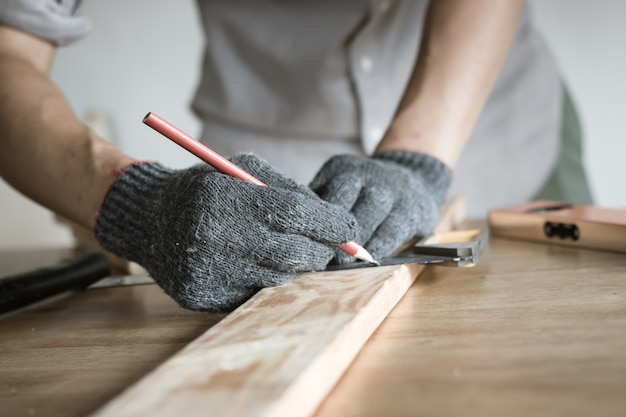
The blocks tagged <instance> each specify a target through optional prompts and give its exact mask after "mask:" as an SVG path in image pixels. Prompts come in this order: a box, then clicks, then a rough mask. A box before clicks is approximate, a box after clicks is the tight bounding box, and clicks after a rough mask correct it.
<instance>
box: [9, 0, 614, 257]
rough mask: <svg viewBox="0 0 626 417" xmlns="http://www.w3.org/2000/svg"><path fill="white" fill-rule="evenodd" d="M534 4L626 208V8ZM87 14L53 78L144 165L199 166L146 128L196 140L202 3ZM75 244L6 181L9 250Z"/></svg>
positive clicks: (600, 193) (609, 186) (93, 9)
mask: <svg viewBox="0 0 626 417" xmlns="http://www.w3.org/2000/svg"><path fill="white" fill-rule="evenodd" d="M530 4H531V6H532V11H533V15H534V17H535V23H536V26H537V28H538V29H539V31H540V32H542V33H543V35H544V38H545V39H546V42H547V43H548V46H549V47H550V49H551V50H552V53H553V54H554V56H555V58H556V61H557V62H558V64H559V66H560V68H561V71H562V74H563V77H564V79H565V82H566V83H567V84H568V85H569V87H570V93H571V95H572V96H573V98H574V100H575V102H576V104H577V107H578V111H579V116H580V119H581V123H582V129H583V134H584V138H585V163H586V166H587V171H588V175H589V179H590V182H591V186H592V191H593V194H594V197H595V201H596V205H599V206H603V207H614V208H626V189H625V188H626V187H624V185H623V183H622V179H623V178H626V163H624V157H625V156H626V133H625V131H626V129H625V127H624V124H625V123H624V121H625V120H626V49H625V47H624V45H625V44H626V25H624V24H623V19H624V16H626V2H624V1H622V0H596V1H593V2H592V1H587V0H534V1H530ZM86 7H87V12H88V13H89V15H90V17H91V19H92V20H93V22H94V25H95V27H94V31H93V33H92V34H91V35H90V36H89V37H87V38H86V39H84V40H81V41H79V42H77V43H76V44H74V45H72V46H70V47H67V48H64V49H61V50H60V51H59V53H58V54H57V58H56V61H55V64H54V68H53V71H52V78H53V80H54V81H55V82H56V83H57V85H58V86H59V87H60V88H61V89H62V90H63V91H64V92H65V94H66V95H67V97H68V99H69V100H70V102H71V103H72V105H73V107H74V110H75V111H76V113H77V114H78V116H79V117H81V118H82V119H83V120H85V121H86V122H88V123H90V124H91V125H92V126H93V127H94V128H95V129H97V130H98V131H100V133H101V134H102V135H103V136H105V137H106V138H107V139H109V140H110V141H111V142H113V143H115V144H116V145H117V146H118V147H120V148H121V149H122V150H124V151H125V152H126V153H128V154H130V155H131V156H134V157H136V158H141V159H158V160H160V161H162V162H164V163H165V164H167V165H169V166H172V167H183V166H188V165H190V164H191V163H194V162H196V159H195V158H193V157H192V156H190V155H189V154H188V153H187V152H186V151H183V150H182V149H180V148H178V147H176V145H173V144H172V143H170V142H169V141H167V140H164V139H163V138H161V137H159V136H156V134H155V132H153V131H152V130H151V129H149V128H148V127H146V126H144V125H143V124H142V123H141V120H142V118H143V116H144V115H145V114H146V113H147V112H148V111H154V112H156V113H159V114H161V115H163V116H164V117H166V118H167V119H168V120H170V121H171V122H172V123H174V124H175V125H177V126H179V127H180V128H182V129H183V130H185V131H187V132H188V133H190V134H192V135H197V134H199V132H200V123H199V122H198V120H196V119H195V117H194V115H193V114H192V113H191V110H190V109H189V103H190V102H191V98H192V96H193V93H194V89H195V87H196V83H197V81H198V79H199V77H198V70H199V67H200V60H201V58H202V54H201V48H202V37H201V32H200V22H199V20H198V15H197V13H196V9H195V2H194V1H192V0H186V1H176V2H159V7H154V5H153V2H151V1H149V0H134V1H132V2H122V1H121V0H117V1H106V2H105V1H87V2H86ZM139 26H140V27H141V30H139V29H138V27H139ZM0 151H1V150H0ZM71 242H72V240H71V234H70V233H69V231H68V230H67V229H66V228H65V227H62V226H60V225H59V224H58V223H57V222H56V221H55V219H54V216H53V215H52V214H51V213H50V212H49V211H47V210H45V209H43V208H42V207H40V206H38V205H37V204H35V203H32V202H31V201H29V200H27V199H26V198H25V197H23V196H22V195H20V194H19V193H17V192H16V191H14V190H13V189H12V188H10V186H9V185H7V184H6V183H5V182H4V181H2V180H0V250H1V249H10V248H20V247H47V246H63V245H65V246H67V245H70V244H71Z"/></svg>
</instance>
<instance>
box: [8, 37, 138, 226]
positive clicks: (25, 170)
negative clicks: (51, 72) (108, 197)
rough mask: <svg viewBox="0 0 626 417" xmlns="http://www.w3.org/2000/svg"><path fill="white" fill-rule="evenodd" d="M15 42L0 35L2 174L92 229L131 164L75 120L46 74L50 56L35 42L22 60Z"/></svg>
mask: <svg viewBox="0 0 626 417" xmlns="http://www.w3.org/2000/svg"><path fill="white" fill-rule="evenodd" d="M7 30H8V32H7ZM19 36H21V35H18V42H19V41H20V39H19ZM13 37H14V33H12V32H11V30H10V29H4V30H0V127H1V129H2V132H3V134H2V135H0V147H1V152H0V175H1V176H2V177H3V178H4V179H5V180H7V181H8V182H9V183H10V184H12V185H13V186H14V187H15V188H17V189H18V190H20V191H21V192H22V193H24V194H25V195H27V196H28V197H30V198H32V199H33V200H35V201H37V202H39V203H41V204H42V205H44V206H46V207H48V208H50V209H51V210H53V211H55V212H58V213H60V214H62V215H64V216H66V217H68V218H70V219H71V220H74V221H75V222H77V223H79V224H81V225H83V226H85V227H89V228H91V227H92V226H93V223H94V217H95V214H96V211H97V209H98V207H99V205H100V203H101V202H102V200H103V199H104V196H105V193H106V191H107V190H108V187H109V185H110V184H111V182H112V181H113V178H114V175H115V170H116V169H118V168H121V167H123V166H126V165H127V164H128V163H130V162H131V161H132V159H131V158H129V157H127V156H125V155H124V154H122V153H121V152H120V151H118V150H117V149H115V148H114V147H112V146H111V145H109V144H108V143H106V142H105V141H103V140H101V139H99V138H97V137H96V135H95V134H94V133H93V132H92V131H91V130H90V129H88V128H87V127H86V126H85V125H83V124H82V123H80V122H79V120H77V118H76V117H75V116H74V114H73V112H72V110H71V108H70V106H69V104H68V103H67V101H66V100H65V98H64V97H63V95H62V94H61V92H60V91H58V90H57V89H56V88H55V87H54V85H53V84H52V83H51V82H50V81H49V80H48V77H47V74H46V72H47V69H48V68H46V66H47V65H49V64H46V61H48V62H49V61H50V59H47V57H46V55H47V54H53V51H52V50H51V51H46V48H47V47H46V45H44V44H37V42H38V41H37V40H33V42H35V44H34V48H33V50H34V53H33V54H32V55H30V56H24V55H22V54H21V52H19V51H16V49H15V48H13V47H12V45H14V43H12V42H14V38H13ZM29 42H30V40H29V39H26V43H27V44H29ZM29 45H30V44H29ZM49 47H50V48H52V46H49ZM31 57H34V58H33V59H31ZM38 57H39V58H38Z"/></svg>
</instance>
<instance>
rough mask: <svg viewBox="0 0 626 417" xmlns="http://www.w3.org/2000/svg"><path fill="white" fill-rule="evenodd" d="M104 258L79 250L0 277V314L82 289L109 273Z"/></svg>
mask: <svg viewBox="0 0 626 417" xmlns="http://www.w3.org/2000/svg"><path fill="white" fill-rule="evenodd" d="M110 271H111V266H110V264H109V261H108V260H107V258H106V257H105V256H104V255H103V254H101V253H96V252H85V253H80V254H78V255H76V256H74V257H72V258H70V259H67V260H64V261H62V262H60V263H58V264H57V265H54V266H50V267H45V268H40V269H37V270H35V271H31V272H26V273H22V274H17V275H12V276H7V277H2V278H0V314H2V313H6V312H8V311H12V310H15V309H18V308H21V307H25V306H27V305H29V304H32V303H34V302H37V301H41V300H43V299H45V298H48V297H51V296H53V295H57V294H60V293H63V292H66V291H71V290H81V289H85V288H87V287H88V286H90V285H91V284H93V283H94V282H96V281H98V280H99V279H101V278H104V277H106V276H108V275H109V274H110Z"/></svg>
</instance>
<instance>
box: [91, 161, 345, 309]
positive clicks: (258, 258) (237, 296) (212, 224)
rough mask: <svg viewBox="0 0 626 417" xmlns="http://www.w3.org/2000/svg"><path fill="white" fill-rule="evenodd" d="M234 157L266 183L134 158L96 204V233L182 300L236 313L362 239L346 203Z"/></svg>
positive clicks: (261, 164) (265, 165)
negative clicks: (256, 296) (261, 294)
mask: <svg viewBox="0 0 626 417" xmlns="http://www.w3.org/2000/svg"><path fill="white" fill-rule="evenodd" d="M231 160H232V162H234V163H235V164H237V165H238V166H240V167H241V168H243V169H244V170H246V171H248V172H249V173H251V174H252V175H253V176H256V177H257V178H259V179H260V180H261V181H263V182H264V183H265V184H267V185H268V186H267V187H262V186H257V185H253V184H250V183H247V182H245V181H242V180H240V179H237V178H233V177H230V176H228V175H225V174H222V173H220V172H217V171H216V170H215V169H213V168H212V167H210V166H208V165H198V166H194V167H192V168H189V169H184V170H178V171H175V170H171V169H167V168H165V167H163V166H162V165H160V164H157V163H139V164H135V165H131V166H130V167H129V168H127V169H126V170H125V171H123V172H122V173H121V174H120V175H119V177H118V178H117V179H116V181H115V182H114V183H113V185H112V186H111V188H110V190H109V193H108V195H107V197H106V199H105V201H104V203H103V205H102V207H101V209H100V212H99V215H98V218H97V221H96V231H95V233H96V237H97V239H98V240H99V241H100V243H101V244H102V246H103V247H104V248H105V249H107V250H109V251H111V252H113V253H115V254H116V255H118V256H121V257H123V258H127V259H130V260H132V261H135V262H137V263H139V264H140V265H142V266H144V267H145V268H146V269H147V270H148V272H149V273H150V274H151V275H152V277H153V278H154V280H155V281H156V282H157V283H158V284H159V285H160V286H161V288H163V290H165V292H166V293H167V294H169V295H170V296H171V297H172V298H174V300H176V301H177V302H178V303H179V304H180V305H181V306H183V307H185V308H189V309H192V310H207V311H230V310H232V309H234V308H236V307H237V306H238V305H239V304H241V303H243V302H244V301H246V300H247V299H248V298H249V297H251V296H252V295H253V294H254V293H255V292H257V291H258V290H260V289H261V288H264V287H270V286H275V285H279V284H282V283H284V282H286V281H289V280H290V279H292V278H294V277H295V276H296V274H297V273H298V272H302V271H315V270H322V269H324V268H325V267H326V265H327V263H328V262H329V260H330V259H331V258H332V257H333V255H334V249H333V248H334V246H336V245H337V244H340V243H343V242H346V241H349V240H352V239H354V237H355V236H356V230H357V224H356V220H355V219H354V217H353V216H352V215H351V214H350V213H348V211H347V210H345V209H343V208H341V207H339V206H335V205H332V204H330V203H327V202H325V201H323V200H321V199H320V198H319V197H317V196H316V195H315V194H314V193H313V192H311V190H309V189H308V188H307V187H305V186H301V185H298V184H296V183H295V182H294V181H293V180H291V179H289V178H287V177H285V176H283V175H282V174H280V173H279V172H278V171H276V170H275V169H274V168H272V167H271V166H270V165H269V164H268V163H267V162H265V161H263V160H262V159H260V158H258V157H256V156H254V155H240V156H237V157H234V158H233V159H231Z"/></svg>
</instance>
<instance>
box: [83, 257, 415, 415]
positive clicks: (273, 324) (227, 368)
mask: <svg viewBox="0 0 626 417" xmlns="http://www.w3.org/2000/svg"><path fill="white" fill-rule="evenodd" d="M423 268H424V267H423V266H421V265H402V266H392V267H380V268H366V269H356V270H344V271H333V272H320V273H309V274H303V275H302V276H301V277H299V278H298V279H296V280H294V281H292V282H290V283H288V284H286V285H283V286H280V287H276V288H266V289H264V290H262V291H261V292H259V293H258V294H257V295H256V296H254V297H253V298H252V299H250V300H249V301H248V302H246V303H245V304H244V305H242V306H241V307H239V308H238V309H237V310H236V311H234V312H233V313H231V314H230V315H228V316H227V317H226V318H225V319H224V320H222V321H221V322H220V323H218V324H217V325H216V326H214V327H212V328H211V329H210V330H208V331H207V332H206V333H205V334H203V335H202V336H200V337H199V338H198V339H196V340H195V341H193V342H192V343H191V344H189V345H188V346H187V347H185V348H184V349H183V350H182V351H180V352H179V353H177V354H176V355H175V356H173V357H172V358H170V359H169V360H167V361H166V362H165V363H163V364H162V365H161V366H159V367H158V368H157V369H156V370H155V371H153V372H152V373H150V374H148V375H147V376H146V377H145V378H143V379H142V380H141V381H139V383H137V384H135V385H134V386H132V387H131V388H130V389H128V390H126V391H125V392H124V393H123V394H122V395H120V396H119V397H117V398H116V399H114V400H113V401H112V402H110V403H109V404H107V405H106V406H105V407H104V408H103V409H101V410H99V412H97V413H96V414H95V415H96V416H97V417H108V416H115V417H130V416H151V417H155V416H176V417H179V416H181V415H183V416H185V417H193V416H205V415H212V416H290V417H295V416H307V415H310V414H311V413H313V412H314V411H315V409H316V408H317V407H318V405H319V403H320V402H321V401H322V400H323V399H324V398H325V397H326V395H327V394H328V392H329V391H330V390H331V389H332V387H333V386H334V385H335V383H336V382H337V380H338V379H339V378H340V377H341V375H342V374H343V372H344V371H345V369H346V368H347V367H348V365H349V364H350V363H351V362H352V360H353V359H354V357H355V356H356V355H357V353H358V352H359V350H360V349H361V347H362V346H363V344H364V343H365V342H366V340H367V339H368V338H369V337H370V335H371V334H372V333H373V332H374V330H375V329H376V328H377V327H378V325H379V324H380V323H381V322H382V320H383V319H384V317H385V316H386V315H387V314H388V313H389V311H390V310H391V309H392V308H393V307H394V305H395V304H396V303H397V302H398V301H399V300H400V298H401V297H402V296H403V295H404V293H405V292H406V291H407V289H408V288H409V287H410V286H411V284H412V283H413V282H414V280H415V279H416V277H417V276H418V274H419V273H420V272H421V271H422V269H423Z"/></svg>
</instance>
